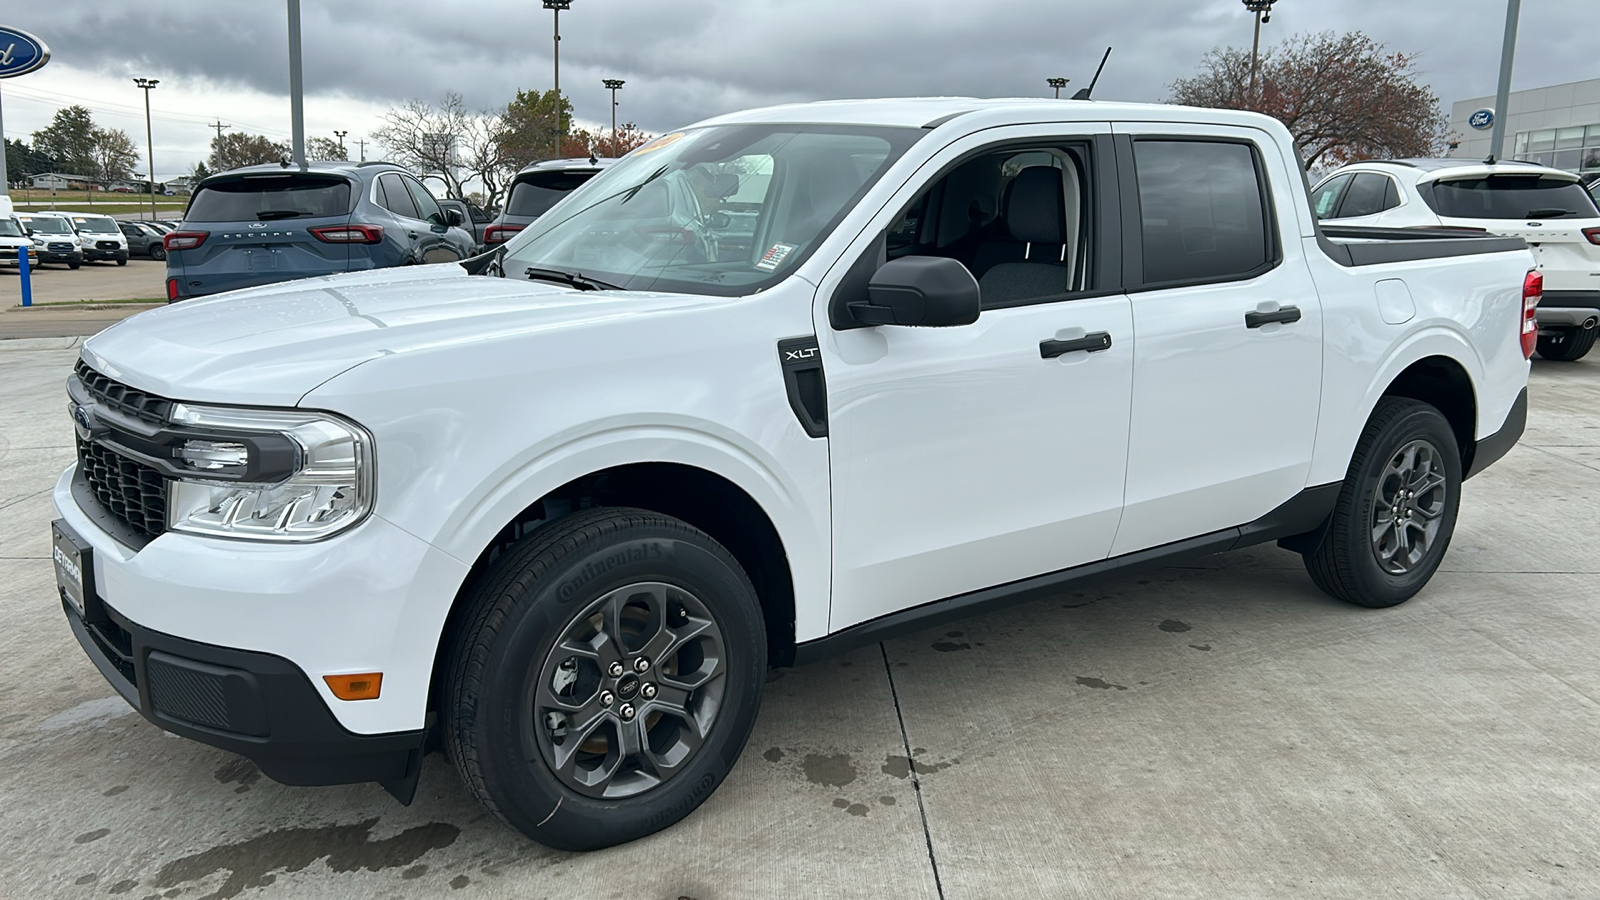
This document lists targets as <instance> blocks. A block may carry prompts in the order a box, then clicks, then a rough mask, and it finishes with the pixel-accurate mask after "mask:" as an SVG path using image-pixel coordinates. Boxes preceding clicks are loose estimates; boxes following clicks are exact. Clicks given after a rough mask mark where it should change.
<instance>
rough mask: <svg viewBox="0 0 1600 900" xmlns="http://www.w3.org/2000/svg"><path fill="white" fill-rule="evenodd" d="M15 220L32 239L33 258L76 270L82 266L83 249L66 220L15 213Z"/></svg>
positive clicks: (41, 215) (75, 233) (76, 234)
mask: <svg viewBox="0 0 1600 900" xmlns="http://www.w3.org/2000/svg"><path fill="white" fill-rule="evenodd" d="M16 219H17V221H18V222H21V223H22V227H23V228H25V229H27V232H28V236H29V237H30V238H32V239H33V257H34V259H36V260H38V261H39V262H40V263H41V264H42V263H54V264H57V265H65V266H66V267H67V268H69V269H76V268H78V267H80V266H82V265H83V247H82V245H81V244H80V243H79V239H78V233H77V232H75V231H73V230H72V226H71V225H70V224H68V222H67V220H66V219H63V218H61V217H60V216H48V215H43V214H41V213H31V212H30V213H17V214H16Z"/></svg>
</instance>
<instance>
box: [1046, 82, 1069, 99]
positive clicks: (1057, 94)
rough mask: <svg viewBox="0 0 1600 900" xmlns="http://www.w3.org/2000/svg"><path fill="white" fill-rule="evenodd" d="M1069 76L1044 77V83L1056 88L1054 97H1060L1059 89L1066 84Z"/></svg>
mask: <svg viewBox="0 0 1600 900" xmlns="http://www.w3.org/2000/svg"><path fill="white" fill-rule="evenodd" d="M1071 80H1072V79H1071V78H1046V79H1045V83H1046V84H1048V85H1050V86H1051V87H1053V88H1055V89H1056V99H1057V100H1060V99H1061V89H1062V88H1064V87H1066V86H1067V82H1069V81H1071Z"/></svg>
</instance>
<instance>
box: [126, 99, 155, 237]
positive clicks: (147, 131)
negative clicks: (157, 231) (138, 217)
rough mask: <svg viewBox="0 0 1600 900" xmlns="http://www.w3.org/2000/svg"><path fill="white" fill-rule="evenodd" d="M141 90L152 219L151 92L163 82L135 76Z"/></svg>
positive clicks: (153, 164) (153, 209)
mask: <svg viewBox="0 0 1600 900" xmlns="http://www.w3.org/2000/svg"><path fill="white" fill-rule="evenodd" d="M133 83H134V85H136V86H137V87H138V88H139V90H141V91H144V155H145V159H146V160H148V161H149V162H150V219H151V220H152V221H154V220H155V217H156V142H155V140H154V139H152V138H151V137H150V92H151V91H152V90H155V86H156V85H158V84H160V83H161V79H159V78H135V79H134V80H133Z"/></svg>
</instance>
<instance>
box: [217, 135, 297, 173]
mask: <svg viewBox="0 0 1600 900" xmlns="http://www.w3.org/2000/svg"><path fill="white" fill-rule="evenodd" d="M289 154H290V151H289V146H288V145H287V144H282V143H279V142H277V141H274V140H271V139H269V138H266V137H263V136H262V135H259V134H246V133H244V132H242V131H233V132H229V133H228V134H224V135H221V136H219V137H214V138H212V139H211V155H210V156H209V157H207V158H206V165H208V166H210V167H211V170H212V171H213V172H225V171H227V170H228V169H237V168H239V167H240V166H258V165H261V164H262V163H275V162H282V161H283V160H285V159H288V158H289Z"/></svg>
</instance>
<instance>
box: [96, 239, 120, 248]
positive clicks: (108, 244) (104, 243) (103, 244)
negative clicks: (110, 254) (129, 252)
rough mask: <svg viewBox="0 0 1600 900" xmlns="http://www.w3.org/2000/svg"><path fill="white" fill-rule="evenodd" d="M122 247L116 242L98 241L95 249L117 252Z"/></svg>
mask: <svg viewBox="0 0 1600 900" xmlns="http://www.w3.org/2000/svg"><path fill="white" fill-rule="evenodd" d="M121 246H122V245H121V244H119V243H117V242H116V241H96V242H95V247H96V248H97V249H100V250H117V249H119V248H121Z"/></svg>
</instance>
